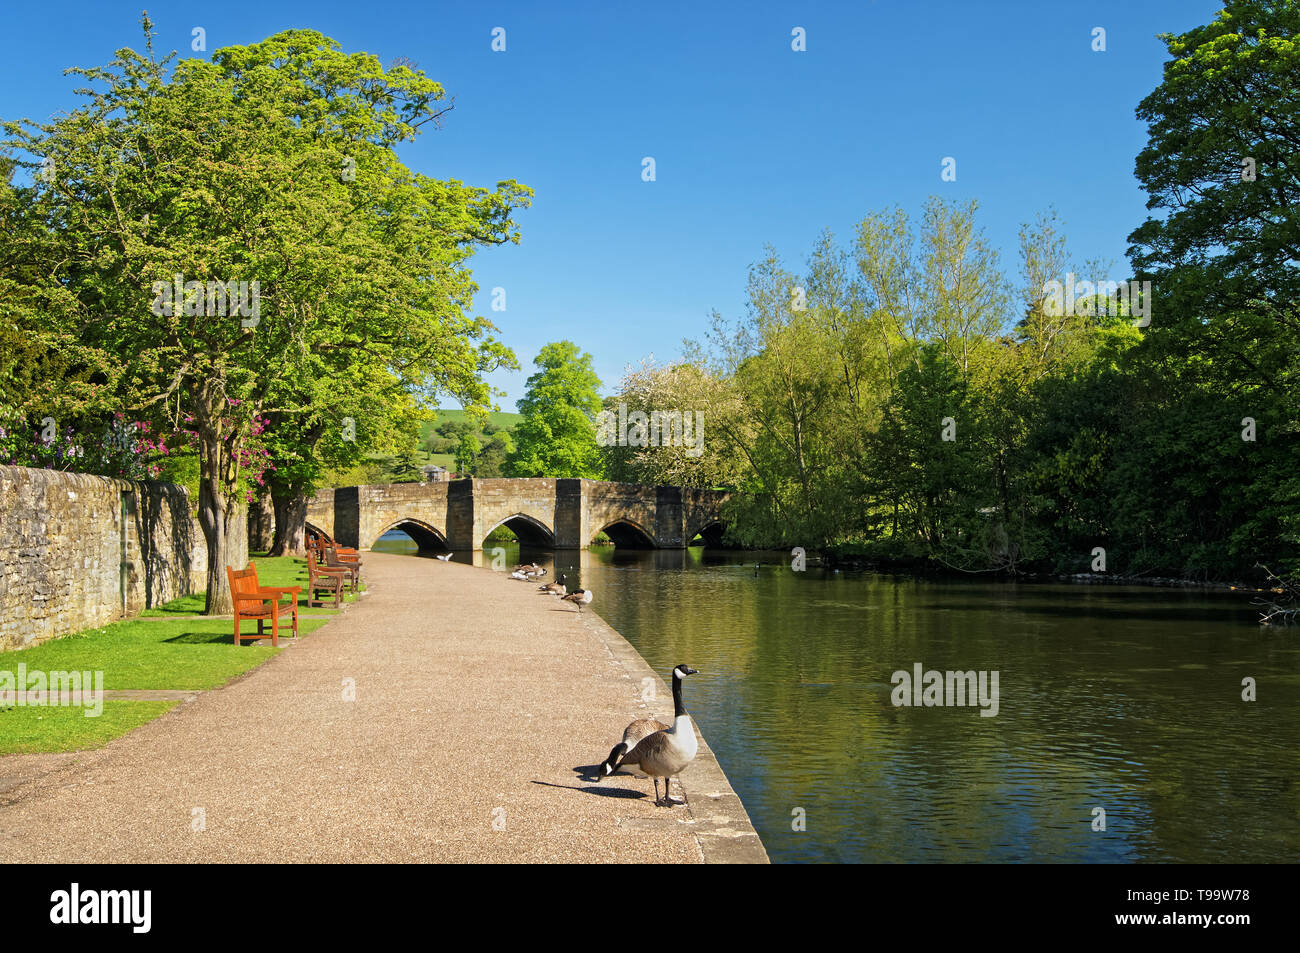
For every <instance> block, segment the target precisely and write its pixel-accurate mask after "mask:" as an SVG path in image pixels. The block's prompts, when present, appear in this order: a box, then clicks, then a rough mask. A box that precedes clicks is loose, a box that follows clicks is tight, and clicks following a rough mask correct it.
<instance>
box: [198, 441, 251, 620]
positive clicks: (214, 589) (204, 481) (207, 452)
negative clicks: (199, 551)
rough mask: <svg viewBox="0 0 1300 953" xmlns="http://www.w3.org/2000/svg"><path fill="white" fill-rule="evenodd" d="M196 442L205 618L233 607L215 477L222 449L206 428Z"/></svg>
mask: <svg viewBox="0 0 1300 953" xmlns="http://www.w3.org/2000/svg"><path fill="white" fill-rule="evenodd" d="M199 440H200V443H201V445H202V457H201V459H200V463H199V469H200V474H199V525H200V526H201V527H202V528H203V541H204V542H205V543H207V547H208V581H207V590H208V591H207V598H206V601H205V603H204V607H203V611H204V613H205V614H207V615H228V614H229V613H231V612H232V611H233V610H234V603H233V602H232V601H231V598H230V581H229V580H228V579H227V578H226V566H228V565H232V564H231V563H230V562H229V558H230V554H229V551H228V548H227V547H228V545H229V539H228V535H227V532H226V498H225V494H224V493H222V492H221V479H220V477H219V476H218V473H219V471H220V466H221V451H222V450H223V449H224V448H223V447H222V445H221V439H220V437H219V436H218V435H217V434H216V433H215V432H213V431H211V429H209V428H206V427H201V428H200V430H199ZM234 568H236V569H242V568H244V567H243V566H235V567H234Z"/></svg>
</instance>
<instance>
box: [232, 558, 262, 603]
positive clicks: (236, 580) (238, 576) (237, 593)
mask: <svg viewBox="0 0 1300 953" xmlns="http://www.w3.org/2000/svg"><path fill="white" fill-rule="evenodd" d="M226 574H227V575H228V576H229V577H230V595H231V597H232V598H233V599H234V602H235V607H236V608H238V607H239V604H240V603H241V602H243V603H244V604H245V605H247V604H248V603H249V602H251V601H252V599H253V598H256V599H257V600H258V601H259V602H261V601H263V600H262V597H260V596H258V594H257V592H258V585H257V567H255V566H253V565H251V564H250V565H249V567H248V568H247V569H231V568H230V567H229V566H227V567H226Z"/></svg>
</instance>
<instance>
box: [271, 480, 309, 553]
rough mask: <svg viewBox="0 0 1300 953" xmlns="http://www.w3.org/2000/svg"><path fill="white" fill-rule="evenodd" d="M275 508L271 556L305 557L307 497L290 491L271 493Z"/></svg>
mask: <svg viewBox="0 0 1300 953" xmlns="http://www.w3.org/2000/svg"><path fill="white" fill-rule="evenodd" d="M271 501H272V504H273V505H274V507H275V544H274V545H273V546H272V547H271V552H270V554H269V555H271V556H306V555H307V545H306V534H307V497H306V495H305V494H303V493H298V492H294V491H292V490H288V491H280V490H272V491H271Z"/></svg>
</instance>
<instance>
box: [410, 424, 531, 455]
mask: <svg viewBox="0 0 1300 953" xmlns="http://www.w3.org/2000/svg"><path fill="white" fill-rule="evenodd" d="M467 417H469V413H468V412H467V411H464V410H439V411H438V417H437V419H436V420H428V421H425V422H424V423H422V424H421V425H420V439H421V440H424V438H425V437H427V436H429V432H430V431H432V430H433V429H434V428H435V427H437V426H439V425H440V424H444V423H446V422H447V421H448V420H456V421H461V420H465V419H466V418H467ZM523 419H524V415H523V414H511V413H507V412H506V411H504V410H497V411H492V412H490V413H489V414H488V420H490V421H492V423H494V424H496V425H497V426H498V427H503V428H505V429H506V430H513V429H514V427H515V425H516V424H518V423H519V421H521V420H523ZM438 456H441V454H439V455H438ZM448 459H451V458H450V457H449V458H448ZM434 462H435V463H439V461H437V460H435V461H434ZM439 465H440V466H442V465H443V464H441V463H439Z"/></svg>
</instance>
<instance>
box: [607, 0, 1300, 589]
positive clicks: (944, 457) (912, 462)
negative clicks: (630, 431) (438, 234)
mask: <svg viewBox="0 0 1300 953" xmlns="http://www.w3.org/2000/svg"><path fill="white" fill-rule="evenodd" d="M1298 34H1300V8H1298V7H1297V6H1296V5H1294V4H1268V3H1262V2H1239V3H1231V4H1229V5H1228V9H1227V10H1226V11H1225V12H1224V13H1223V14H1221V15H1220V16H1219V18H1218V19H1216V20H1215V21H1214V22H1213V23H1212V24H1210V25H1208V26H1205V27H1201V28H1198V29H1195V30H1192V31H1190V32H1188V33H1186V34H1183V35H1181V36H1167V37H1165V38H1164V39H1165V42H1166V44H1167V46H1168V49H1169V52H1170V56H1171V59H1170V61H1169V63H1168V64H1167V65H1166V71H1165V79H1164V82H1163V83H1162V84H1161V85H1160V86H1159V87H1158V88H1157V89H1156V90H1155V91H1154V92H1152V93H1151V95H1150V96H1148V97H1147V98H1146V99H1145V100H1144V101H1143V102H1142V103H1141V105H1140V107H1139V109H1138V114H1139V117H1140V118H1142V119H1145V120H1146V121H1147V122H1148V125H1149V130H1150V140H1149V144H1148V145H1147V147H1146V148H1145V149H1144V150H1143V151H1142V153H1141V154H1140V155H1139V156H1138V159H1137V176H1138V179H1139V181H1140V182H1141V184H1142V187H1143V188H1144V189H1145V190H1146V192H1147V194H1148V196H1149V202H1148V207H1149V208H1150V209H1151V210H1152V215H1151V217H1150V218H1149V219H1148V220H1147V221H1146V222H1143V223H1141V224H1140V225H1139V227H1138V228H1137V229H1136V230H1134V231H1133V232H1132V234H1131V235H1130V236H1129V240H1130V243H1131V248H1130V259H1131V260H1130V265H1129V267H1128V268H1126V269H1125V271H1124V273H1119V274H1117V273H1116V272H1115V269H1114V266H1113V264H1110V263H1097V262H1076V261H1074V260H1072V258H1071V256H1070V253H1069V249H1068V246H1067V242H1066V237H1065V229H1064V226H1063V224H1062V223H1061V222H1060V221H1059V220H1058V219H1057V217H1056V216H1055V215H1054V214H1053V213H1051V212H1050V211H1048V212H1046V213H1044V214H1043V215H1041V216H1040V217H1039V218H1038V219H1037V220H1036V221H1034V222H1032V223H1028V224H1026V225H1025V226H1024V227H1023V228H1022V230H1021V234H1020V247H1019V261H1018V262H1016V263H1015V267H1013V268H1010V269H1006V268H1004V265H1003V263H1002V262H1001V261H1000V260H999V258H998V256H997V254H996V253H995V252H994V250H993V249H992V248H991V247H990V246H989V244H988V243H987V241H986V240H985V239H984V237H983V233H982V231H981V229H980V227H979V220H978V209H977V206H976V205H975V203H970V204H961V203H954V202H948V201H944V200H942V199H940V198H937V197H936V198H932V199H931V200H930V201H929V202H928V203H927V204H926V205H925V207H924V208H923V209H921V210H920V211H919V214H915V213H911V214H910V213H909V212H907V211H904V210H900V209H884V210H879V211H876V212H872V213H869V214H867V215H866V216H865V217H864V218H863V219H862V220H861V221H860V222H859V223H858V225H857V227H856V229H855V231H854V233H853V234H852V235H851V236H849V237H848V238H847V240H838V239H837V238H836V237H835V236H833V235H831V234H829V233H826V234H824V235H823V236H822V237H821V238H820V239H819V240H818V242H817V243H816V245H815V246H814V247H813V248H812V250H811V252H810V253H809V256H808V259H807V262H806V266H805V267H803V268H801V269H797V270H796V269H792V268H790V267H789V266H788V265H787V264H786V263H785V262H783V261H782V260H781V259H780V258H779V257H778V256H777V254H776V253H775V252H774V251H772V250H771V249H768V251H767V252H766V253H765V254H764V255H763V256H762V258H761V259H760V260H759V261H758V262H757V263H756V264H755V265H754V266H753V267H752V268H751V270H750V274H749V281H748V308H747V313H746V314H745V315H744V316H743V317H741V318H738V319H735V320H728V319H725V318H723V317H722V316H719V315H717V314H715V315H714V316H713V320H712V323H711V324H712V326H711V329H710V331H709V332H708V334H707V335H706V336H705V337H704V338H703V339H702V340H700V341H698V342H694V343H693V344H692V346H691V348H690V349H689V351H688V353H687V359H686V360H685V361H684V362H682V363H678V364H675V365H672V366H669V367H658V366H654V365H647V366H645V367H643V368H641V369H638V370H635V371H629V373H628V375H627V377H626V378H625V380H624V382H623V385H622V387H621V393H620V394H619V395H618V396H616V397H615V398H614V399H612V400H611V401H608V402H607V406H613V405H615V404H617V403H619V402H624V403H626V404H627V405H628V407H629V408H632V409H640V410H643V411H646V412H649V411H651V410H654V409H668V408H677V409H699V410H703V412H704V417H705V427H706V439H705V448H706V449H705V452H704V454H703V456H702V457H701V458H700V459H698V460H692V459H690V458H689V457H687V456H685V455H684V454H683V452H682V451H681V450H680V449H672V448H663V447H654V446H650V447H643V448H641V449H635V448H626V447H620V448H609V450H608V452H607V454H606V460H607V468H608V472H609V473H610V474H612V475H615V478H617V479H626V480H633V481H637V482H647V483H658V482H671V483H685V484H693V485H699V486H719V485H721V486H729V487H733V488H735V489H736V490H738V491H740V492H739V493H738V494H737V496H736V497H735V498H734V499H733V500H732V501H731V504H730V507H729V511H728V516H729V528H728V532H729V538H730V539H731V540H732V541H733V542H736V543H739V544H744V545H761V546H772V545H781V546H803V547H805V548H808V549H814V548H815V549H820V550H825V551H832V552H850V553H856V554H857V555H859V556H860V557H862V558H865V559H867V560H878V561H885V562H893V563H902V564H910V565H934V566H943V567H948V568H951V569H957V570H963V571H968V572H998V571H1004V572H1019V571H1026V570H1045V571H1058V572H1080V571H1090V570H1091V571H1105V572H1109V573H1116V572H1118V573H1124V574H1144V573H1153V574H1164V575H1177V576H1182V577H1191V578H1201V579H1204V578H1211V579H1233V578H1259V577H1260V573H1261V570H1259V569H1257V568H1256V564H1257V563H1260V562H1264V563H1267V564H1269V565H1272V566H1274V568H1275V569H1277V570H1278V571H1279V572H1285V573H1288V574H1294V573H1296V572H1297V571H1298V570H1300V469H1298V468H1297V463H1298V462H1300V418H1298V417H1297V410H1296V408H1297V406H1300V402H1298V401H1297V396H1300V389H1298V388H1297V383H1298V382H1300V266H1297V261H1300V218H1298V217H1297V215H1296V213H1295V209H1297V208H1300V176H1298V175H1297V174H1296V162H1297V159H1296V152H1295V147H1294V146H1295V143H1296V142H1298V141H1300V100H1298V99H1297V97H1296V92H1295V91H1296V86H1295V77H1296V76H1297V75H1300V43H1298V42H1297V39H1296V37H1297V35H1298ZM1243 157H1250V158H1251V160H1252V161H1251V162H1250V163H1244V162H1243ZM1109 281H1113V282H1115V283H1116V284H1117V285H1119V286H1120V287H1121V288H1123V289H1125V290H1129V289H1132V290H1136V289H1137V288H1141V287H1142V284H1141V283H1143V282H1150V289H1151V290H1150V293H1149V294H1148V295H1131V294H1117V293H1116V291H1115V287H1114V286H1110V287H1108V286H1107V285H1106V284H1105V282H1109ZM1130 281H1134V282H1138V283H1139V284H1138V285H1137V286H1136V288H1135V287H1134V286H1132V285H1130V284H1129V282H1130ZM1052 282H1057V283H1058V284H1057V285H1056V286H1055V287H1053V286H1052V284H1051V283H1052ZM1076 282H1078V284H1076ZM1085 282H1086V283H1085ZM1063 286H1064V287H1065V288H1066V289H1068V290H1065V291H1064V295H1062V294H1061V293H1060V291H1061V290H1062V287H1063ZM1062 297H1064V298H1065V301H1064V304H1065V307H1062V304H1063V302H1062V300H1061V299H1062ZM1072 299H1077V300H1073V306H1071V302H1072Z"/></svg>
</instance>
